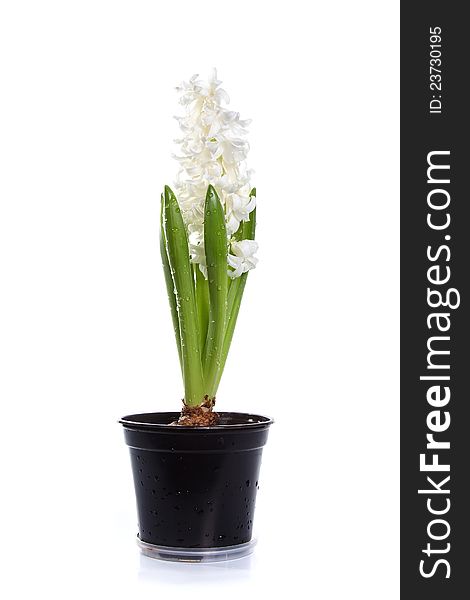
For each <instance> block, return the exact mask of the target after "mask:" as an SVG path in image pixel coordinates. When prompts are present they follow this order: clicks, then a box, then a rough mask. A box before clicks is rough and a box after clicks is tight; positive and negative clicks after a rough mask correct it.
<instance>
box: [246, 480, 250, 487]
mask: <svg viewBox="0 0 470 600" xmlns="http://www.w3.org/2000/svg"><path fill="white" fill-rule="evenodd" d="M245 484H246V487H250V480H249V479H247V480H246V481H245Z"/></svg>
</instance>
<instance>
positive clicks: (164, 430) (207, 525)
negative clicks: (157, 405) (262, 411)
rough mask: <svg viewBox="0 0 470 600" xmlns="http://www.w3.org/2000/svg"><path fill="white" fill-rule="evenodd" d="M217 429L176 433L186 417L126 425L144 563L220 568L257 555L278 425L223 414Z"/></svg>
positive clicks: (133, 420)
mask: <svg viewBox="0 0 470 600" xmlns="http://www.w3.org/2000/svg"><path fill="white" fill-rule="evenodd" d="M218 414H219V416H220V421H219V424H218V425H216V426H213V427H181V426H175V425H171V423H172V422H173V421H175V420H177V419H178V417H179V413H176V412H165V413H145V414H136V415H129V416H126V417H123V418H122V419H121V420H120V423H122V425H123V426H124V435H125V440H126V443H127V445H128V446H129V450H130V455H131V463H132V472H133V476H134V486H135V494H136V500H137V512H138V518H139V533H138V536H137V538H138V544H139V546H140V548H141V551H142V553H143V554H144V555H146V556H150V557H152V558H160V559H166V560H177V561H190V562H201V561H217V560H227V559H232V558H239V557H241V556H245V555H247V554H250V553H251V552H252V549H253V545H254V542H253V540H252V531H253V521H254V512H255V501H256V492H257V490H258V481H259V470H260V466H261V455H262V451H263V446H264V445H265V443H266V440H267V437H268V429H269V427H270V425H271V424H272V423H273V421H272V419H269V418H268V417H262V416H258V415H250V414H245V413H229V412H225V413H224V412H222V413H218Z"/></svg>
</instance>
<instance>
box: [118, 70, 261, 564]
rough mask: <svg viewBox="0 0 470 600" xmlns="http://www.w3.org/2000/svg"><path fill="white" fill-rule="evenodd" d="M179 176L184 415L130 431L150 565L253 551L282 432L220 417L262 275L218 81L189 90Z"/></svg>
mask: <svg viewBox="0 0 470 600" xmlns="http://www.w3.org/2000/svg"><path fill="white" fill-rule="evenodd" d="M177 89H178V91H179V92H180V95H181V99H180V102H181V104H183V105H184V106H185V110H186V113H185V115H184V116H183V117H181V118H179V122H180V126H181V129H182V131H183V139H181V140H179V144H180V147H181V156H179V157H177V159H178V161H179V163H180V171H179V173H178V177H177V180H176V184H175V192H173V190H172V189H170V187H168V186H165V188H164V192H163V194H162V196H161V223H160V249H161V256H162V263H163V271H164V275H165V281H166V286H167V292H168V299H169V303H170V310H171V316H172V320H173V327H174V332H175V338H176V346H177V349H178V355H179V360H180V365H181V372H182V376H183V382H184V399H183V407H182V410H181V413H177V412H164V413H146V414H134V415H128V416H126V417H123V418H122V419H121V421H120V422H121V423H122V424H123V426H124V432H125V439H126V442H127V444H128V446H129V449H130V455H131V463H132V469H133V476H134V484H135V491H136V498H137V510H138V517H139V533H138V542H139V545H140V547H141V550H142V552H143V553H144V554H147V555H149V556H153V557H158V558H165V559H175V560H195V561H199V560H220V559H225V558H233V557H237V556H242V555H244V554H246V553H249V552H250V551H251V548H252V545H253V542H252V530H253V520H254V509H255V499H256V492H257V489H258V473H259V468H260V462H261V453H262V448H263V446H264V444H265V443H266V439H267V435H268V428H269V426H270V425H271V423H272V420H271V419H269V418H267V417H263V416H259V415H251V414H244V413H236V412H219V413H217V412H215V411H214V410H213V409H214V404H215V399H216V393H217V388H218V385H219V382H220V378H221V376H222V372H223V370H224V367H225V363H226V359H227V355H228V352H229V348H230V344H231V341H232V336H233V332H234V328H235V324H236V321H237V316H238V312H239V309H240V303H241V300H242V296H243V291H244V288H245V284H246V279H247V276H248V271H249V270H251V269H252V268H253V267H255V265H256V262H257V259H256V257H255V256H254V254H255V252H256V250H257V243H256V242H255V225H256V208H255V206H256V190H255V188H251V185H250V175H251V173H250V171H249V170H248V169H247V167H246V156H247V152H248V143H247V141H246V133H247V125H248V123H249V122H248V121H242V120H241V119H240V117H239V115H238V113H235V112H232V111H229V110H227V109H226V108H225V107H224V106H223V104H226V103H228V102H229V100H228V97H227V94H226V92H225V91H224V90H223V89H222V88H221V82H220V81H218V80H217V76H216V72H215V71H214V72H213V73H212V75H211V77H210V78H209V81H208V82H203V81H201V80H199V79H198V76H197V75H195V76H194V77H192V78H191V79H190V81H189V82H187V83H183V84H182V85H181V86H180V87H179V88H177Z"/></svg>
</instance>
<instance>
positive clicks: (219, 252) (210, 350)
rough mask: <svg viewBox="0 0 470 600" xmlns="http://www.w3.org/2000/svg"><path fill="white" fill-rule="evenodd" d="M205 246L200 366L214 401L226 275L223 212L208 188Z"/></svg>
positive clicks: (217, 200)
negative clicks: (206, 304) (204, 322)
mask: <svg viewBox="0 0 470 600" xmlns="http://www.w3.org/2000/svg"><path fill="white" fill-rule="evenodd" d="M204 247H205V253H206V264H207V275H208V281H209V326H208V330H207V339H206V345H205V348H204V362H203V364H204V380H205V384H206V390H207V394H208V395H209V397H210V398H213V397H214V396H215V393H216V391H217V381H218V380H219V379H220V372H221V368H222V351H223V343H224V337H225V325H226V315H227V290H228V276H227V231H226V227H225V213H224V209H223V207H222V204H221V202H220V200H219V197H218V195H217V192H216V191H215V189H214V188H213V187H212V186H211V185H209V187H208V189H207V194H206V202H205V207H204Z"/></svg>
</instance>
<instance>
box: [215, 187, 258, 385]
mask: <svg viewBox="0 0 470 600" xmlns="http://www.w3.org/2000/svg"><path fill="white" fill-rule="evenodd" d="M250 196H256V188H253V189H252V190H251V193H250ZM255 230H256V208H255V209H254V210H253V211H252V212H251V213H250V220H249V221H248V222H242V223H240V227H239V228H238V230H237V233H236V234H235V236H234V237H235V239H237V241H240V240H254V239H255ZM247 277H248V272H247V273H242V274H241V275H240V277H236V278H235V279H231V280H230V284H229V290H228V297H227V326H226V329H225V335H224V343H223V348H222V355H221V360H222V364H221V368H220V370H219V374H218V379H217V381H216V389H217V388H218V386H219V383H220V378H221V376H222V372H223V370H224V367H225V363H226V361H227V356H228V352H229V350H230V345H231V343H232V338H233V332H234V330H235V325H236V324H237V318H238V313H239V311H240V305H241V301H242V298H243V292H244V290H245V284H246V280H247Z"/></svg>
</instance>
